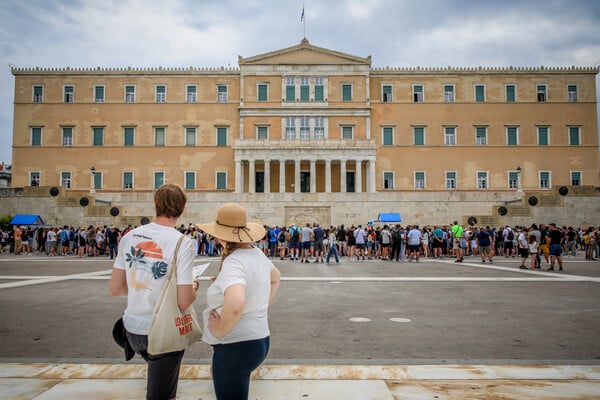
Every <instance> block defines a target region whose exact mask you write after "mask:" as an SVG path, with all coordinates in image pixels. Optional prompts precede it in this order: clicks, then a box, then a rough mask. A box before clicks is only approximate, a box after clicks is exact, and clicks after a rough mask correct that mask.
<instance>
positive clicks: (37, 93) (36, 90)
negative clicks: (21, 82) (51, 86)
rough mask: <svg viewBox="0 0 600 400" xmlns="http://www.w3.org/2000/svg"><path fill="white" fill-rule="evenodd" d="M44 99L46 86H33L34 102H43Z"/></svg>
mask: <svg viewBox="0 0 600 400" xmlns="http://www.w3.org/2000/svg"><path fill="white" fill-rule="evenodd" d="M43 101H44V87H43V86H38V85H36V86H34V87H33V102H34V103H41V102H43Z"/></svg>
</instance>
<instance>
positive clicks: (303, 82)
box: [300, 76, 310, 101]
mask: <svg viewBox="0 0 600 400" xmlns="http://www.w3.org/2000/svg"><path fill="white" fill-rule="evenodd" d="M308 82H309V79H308V77H306V76H303V77H302V78H300V101H308V100H309V93H310V86H309V85H308Z"/></svg>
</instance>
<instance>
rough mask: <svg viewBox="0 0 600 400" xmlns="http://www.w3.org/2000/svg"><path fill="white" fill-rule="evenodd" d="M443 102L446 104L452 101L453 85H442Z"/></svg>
mask: <svg viewBox="0 0 600 400" xmlns="http://www.w3.org/2000/svg"><path fill="white" fill-rule="evenodd" d="M444 101H445V102H446V103H451V102H453V101H454V85H444Z"/></svg>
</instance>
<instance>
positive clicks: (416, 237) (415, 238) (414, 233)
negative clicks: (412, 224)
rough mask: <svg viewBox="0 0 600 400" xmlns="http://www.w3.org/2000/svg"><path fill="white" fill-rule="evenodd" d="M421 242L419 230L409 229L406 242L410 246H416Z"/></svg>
mask: <svg viewBox="0 0 600 400" xmlns="http://www.w3.org/2000/svg"><path fill="white" fill-rule="evenodd" d="M420 243H421V231H420V230H418V229H411V230H410V231H409V232H408V244H409V245H411V246H417V245H419V244H420Z"/></svg>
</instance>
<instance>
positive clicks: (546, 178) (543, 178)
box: [540, 171, 550, 189]
mask: <svg viewBox="0 0 600 400" xmlns="http://www.w3.org/2000/svg"><path fill="white" fill-rule="evenodd" d="M540 189H550V172H549V171H540Z"/></svg>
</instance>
